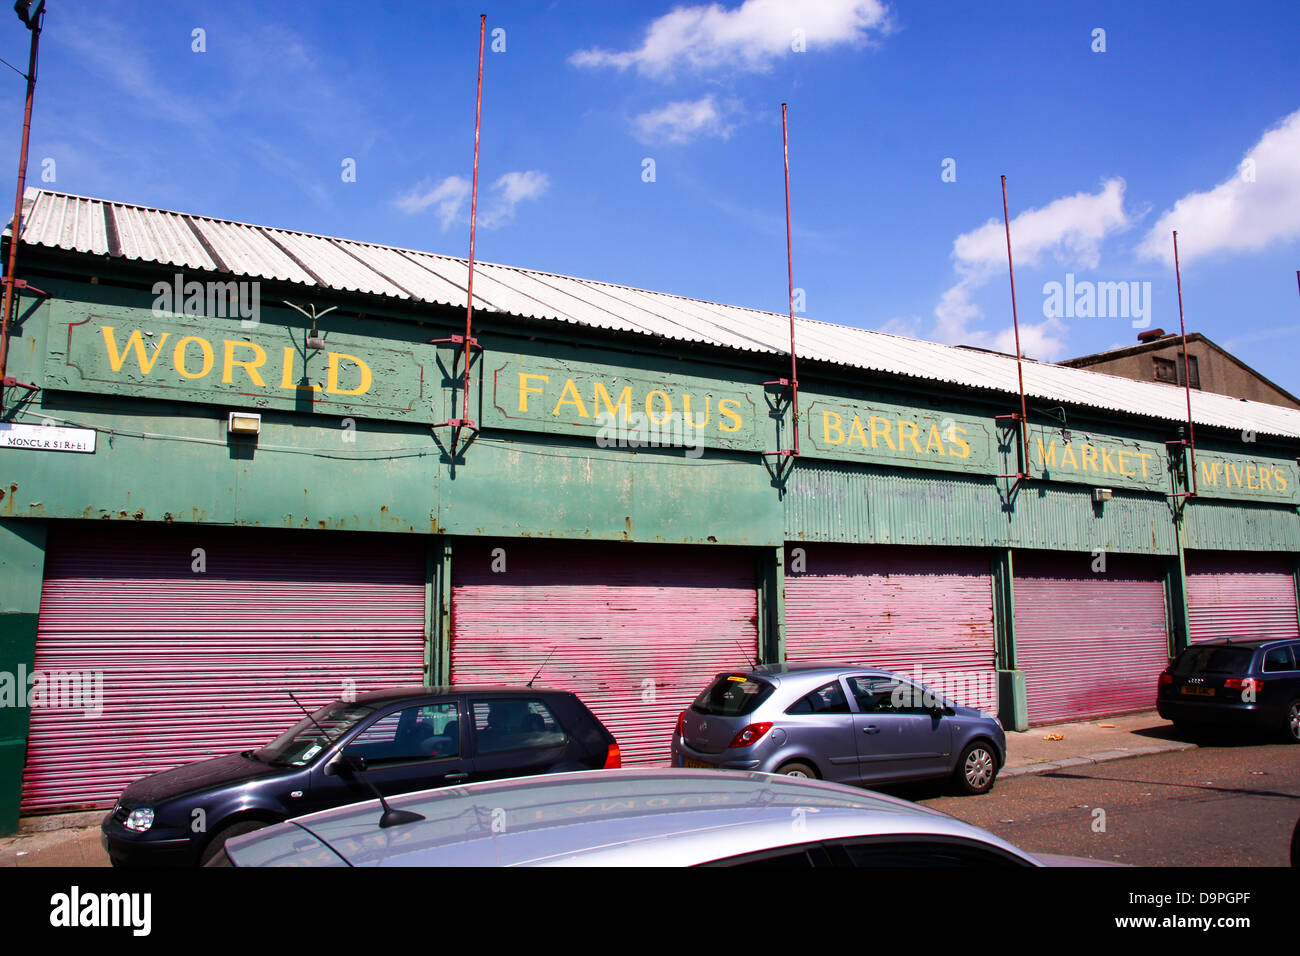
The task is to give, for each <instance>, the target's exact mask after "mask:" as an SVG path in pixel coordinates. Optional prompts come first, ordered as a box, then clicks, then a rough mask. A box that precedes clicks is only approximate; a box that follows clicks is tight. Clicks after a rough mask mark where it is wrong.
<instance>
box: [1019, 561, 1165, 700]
mask: <svg viewBox="0 0 1300 956" xmlns="http://www.w3.org/2000/svg"><path fill="white" fill-rule="evenodd" d="M1092 561H1093V557H1092V555H1091V554H1087V553H1078V554H1070V555H1057V554H1049V553H1044V552H1016V554H1015V558H1014V562H1015V603H1016V607H1015V615H1016V665H1017V667H1019V669H1020V670H1022V671H1024V673H1025V689H1026V696H1027V697H1028V705H1029V722H1030V723H1031V724H1042V723H1051V722H1053V721H1058V720H1082V719H1085V718H1089V717H1100V716H1104V715H1108V714H1120V713H1125V712H1132V711H1139V710H1151V709H1154V707H1155V700H1156V681H1157V679H1158V677H1159V675H1160V672H1161V671H1162V670H1163V669H1164V668H1165V665H1166V664H1168V662H1169V650H1168V647H1169V645H1168V638H1167V636H1166V619H1165V590H1164V579H1163V576H1162V575H1161V573H1160V570H1159V568H1158V567H1156V566H1155V563H1154V562H1151V561H1143V560H1140V559H1125V558H1124V557H1123V556H1120V555H1107V563H1106V571H1105V572H1104V573H1097V574H1094V573H1092V571H1091V564H1092Z"/></svg>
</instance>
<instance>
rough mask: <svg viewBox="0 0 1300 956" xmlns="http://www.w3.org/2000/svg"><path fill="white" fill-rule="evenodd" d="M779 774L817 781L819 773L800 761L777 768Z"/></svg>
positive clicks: (793, 761)
mask: <svg viewBox="0 0 1300 956" xmlns="http://www.w3.org/2000/svg"><path fill="white" fill-rule="evenodd" d="M776 772H777V773H779V774H781V775H783V776H786V777H796V778H803V779H807V780H816V779H818V778H817V771H816V770H814V769H813V768H812V766H811V765H810V764H806V763H803V762H802V761H799V760H792V761H791V762H790V763H787V764H782V765H781V766H780V767H778V768H777V771H776Z"/></svg>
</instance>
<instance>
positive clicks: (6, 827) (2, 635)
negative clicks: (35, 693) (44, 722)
mask: <svg viewBox="0 0 1300 956" xmlns="http://www.w3.org/2000/svg"><path fill="white" fill-rule="evenodd" d="M44 577H45V525H44V524H42V523H39V522H35V521H16V520H13V519H10V520H0V834H7V833H17V832H18V804H19V798H20V797H21V795H22V786H23V764H24V762H25V761H26V758H27V729H28V726H29V722H30V716H31V715H30V713H29V711H28V709H27V681H26V680H25V679H24V680H22V681H21V682H19V680H18V677H19V674H20V672H21V674H23V675H30V674H31V673H32V668H33V666H34V665H35V658H36V616H37V613H38V612H39V611H40V608H41V581H42V580H43V578H44Z"/></svg>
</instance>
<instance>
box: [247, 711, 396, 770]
mask: <svg viewBox="0 0 1300 956" xmlns="http://www.w3.org/2000/svg"><path fill="white" fill-rule="evenodd" d="M374 712H375V708H373V707H369V706H367V705H365V704H357V703H348V702H346V701H335V702H334V703H332V704H326V705H325V706H324V707H322V708H321V709H320V710H318V711H316V712H315V713H314V714H312V715H311V717H310V718H307V717H304V718H303V719H302V720H300V721H298V723H296V724H294V725H293V726H292V727H290V728H289V729H288V730H286V731H285V732H284V733H282V734H281V735H280V736H279V737H276V738H275V739H274V740H273V741H271V742H270V743H269V744H267V745H266V746H265V747H263V748H262V749H261V750H259V751H257V753H256V757H257V759H258V760H260V761H262V762H263V763H269V764H272V765H274V766H277V767H301V766H303V765H304V764H307V763H309V762H310V761H311V760H312V758H313V757H315V756H316V755H317V754H318V753H320V752H321V751H322V750H324V749H325V748H326V747H328V746H329V745H330V744H331V743H333V742H334V741H335V740H338V739H339V737H341V736H342V735H343V734H345V733H346V732H347V731H348V729H349V728H351V727H354V726H355V725H356V724H357V723H358V722H359V721H361V720H364V719H365V718H367V717H369V716H370V715H371V714H373V713H374ZM318 725H319V726H318ZM322 731H324V732H323V733H322Z"/></svg>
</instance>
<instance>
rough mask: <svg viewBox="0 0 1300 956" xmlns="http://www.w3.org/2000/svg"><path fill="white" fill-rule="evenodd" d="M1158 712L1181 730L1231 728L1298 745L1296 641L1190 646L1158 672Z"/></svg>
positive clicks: (1299, 657)
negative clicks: (1270, 733)
mask: <svg viewBox="0 0 1300 956" xmlns="http://www.w3.org/2000/svg"><path fill="white" fill-rule="evenodd" d="M1156 710H1157V711H1159V713H1160V716H1161V717H1163V718H1165V720H1172V721H1173V722H1174V726H1175V727H1176V728H1177V729H1178V730H1179V731H1180V732H1184V733H1196V732H1197V731H1200V730H1205V729H1209V728H1212V727H1221V728H1227V727H1235V728H1239V729H1255V730H1262V731H1275V732H1280V733H1282V734H1284V735H1285V738H1286V739H1288V740H1290V741H1291V742H1293V743H1300V640H1296V639H1294V638H1283V639H1274V640H1228V639H1223V640H1210V641H1197V642H1196V643H1195V644H1190V645H1188V646H1187V647H1186V648H1185V649H1184V650H1183V651H1182V653H1180V654H1179V655H1178V656H1177V657H1176V658H1174V661H1173V663H1171V664H1170V665H1169V666H1168V667H1167V668H1165V671H1164V673H1162V674H1161V675H1160V682H1159V689H1158V691H1157V694H1156Z"/></svg>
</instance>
